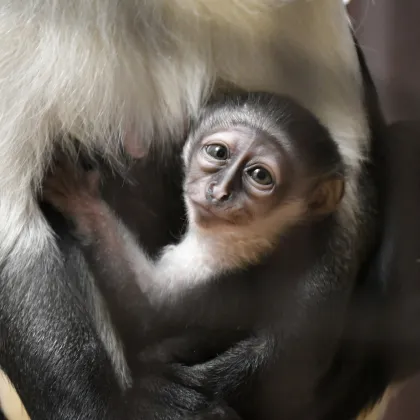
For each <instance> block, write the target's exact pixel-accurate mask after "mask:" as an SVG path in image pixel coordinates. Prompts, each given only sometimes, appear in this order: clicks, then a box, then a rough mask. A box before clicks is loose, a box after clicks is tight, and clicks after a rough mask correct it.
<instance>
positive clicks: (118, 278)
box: [43, 157, 153, 338]
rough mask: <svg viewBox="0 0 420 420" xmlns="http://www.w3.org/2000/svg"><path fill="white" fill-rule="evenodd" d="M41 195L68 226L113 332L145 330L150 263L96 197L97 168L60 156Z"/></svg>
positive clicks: (151, 273) (151, 276)
mask: <svg viewBox="0 0 420 420" xmlns="http://www.w3.org/2000/svg"><path fill="white" fill-rule="evenodd" d="M43 195H44V198H45V200H46V201H48V202H50V203H51V204H52V205H53V206H54V207H55V208H56V209H57V210H59V211H60V212H61V213H62V214H63V215H64V216H65V217H66V218H67V219H69V220H70V221H71V222H72V223H73V224H74V234H75V236H76V237H77V239H79V240H80V245H81V249H82V252H83V254H84V255H85V257H86V258H87V260H88V262H89V265H90V268H91V269H92V272H93V274H94V277H95V281H96V284H97V286H98V287H99V289H100V291H101V293H102V295H103V297H104V299H105V301H106V302H107V304H108V307H109V310H110V312H111V316H112V318H113V322H114V323H115V324H116V327H117V330H118V331H120V332H121V334H124V332H125V330H127V334H129V333H128V330H130V329H131V330H132V325H134V324H133V322H134V323H138V324H137V325H139V330H140V329H141V328H140V326H141V325H142V326H143V327H145V328H146V327H147V325H145V323H146V322H147V320H146V317H145V314H146V313H149V314H150V313H151V311H150V310H151V309H152V308H151V305H150V304H149V301H148V299H147V297H146V295H145V293H144V292H145V290H146V289H147V287H149V286H150V284H151V282H152V281H153V265H152V264H151V262H150V261H149V259H148V258H147V256H146V255H145V253H144V252H143V251H142V250H141V248H140V247H139V246H138V245H137V243H136V241H135V239H134V237H133V236H132V235H131V233H130V232H129V230H128V229H127V228H126V227H125V226H124V224H123V223H122V222H121V221H120V220H119V219H118V217H117V216H116V215H115V214H114V212H113V211H112V210H111V208H110V207H109V206H108V204H107V203H106V202H105V201H104V200H103V199H102V198H101V194H100V175H99V172H98V171H92V170H91V171H85V170H84V169H82V168H81V167H80V166H78V165H75V164H74V163H73V162H72V161H70V160H68V159H67V158H66V157H61V158H60V159H59V161H58V162H57V165H56V167H55V168H54V171H53V172H52V173H51V174H50V175H48V176H47V178H46V180H45V182H44V189H43ZM146 307H147V308H149V310H148V311H145V308H146ZM129 335H130V336H131V335H132V334H131V333H130V334H129ZM130 338H132V337H130Z"/></svg>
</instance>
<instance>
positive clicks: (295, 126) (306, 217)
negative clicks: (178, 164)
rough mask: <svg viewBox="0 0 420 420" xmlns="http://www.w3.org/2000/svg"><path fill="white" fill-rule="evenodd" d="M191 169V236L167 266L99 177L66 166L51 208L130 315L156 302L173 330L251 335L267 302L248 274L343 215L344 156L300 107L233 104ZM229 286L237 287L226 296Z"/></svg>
mask: <svg viewBox="0 0 420 420" xmlns="http://www.w3.org/2000/svg"><path fill="white" fill-rule="evenodd" d="M183 161H184V165H185V179H184V200H185V205H186V209H187V217H188V225H187V228H186V232H185V234H184V235H183V237H182V239H181V240H180V242H179V243H178V244H176V245H170V246H167V247H165V248H164V249H163V250H162V253H161V255H160V256H159V258H157V260H156V261H153V260H152V259H151V258H149V256H147V255H146V254H145V253H144V252H143V251H142V249H141V247H139V246H138V245H137V243H136V241H135V239H134V237H133V236H132V235H131V233H130V232H129V231H128V229H127V228H126V227H125V226H124V225H123V223H122V222H121V221H120V220H119V219H118V218H117V216H116V215H115V214H114V213H113V211H112V210H111V209H110V208H109V207H108V205H107V204H106V203H105V201H103V200H102V199H101V196H100V189H99V175H98V173H97V172H95V171H83V170H82V169H81V168H80V169H79V168H75V167H74V165H72V163H71V162H69V161H66V160H62V161H60V162H59V164H58V165H57V167H56V169H55V172H54V173H53V174H52V175H50V176H49V177H48V178H47V179H46V181H45V188H44V198H45V199H46V200H47V201H49V202H50V203H51V204H52V205H53V206H54V207H56V208H57V209H58V210H59V211H60V212H61V213H63V215H65V216H66V217H67V218H68V219H70V220H71V221H72V222H73V224H74V229H75V235H76V237H77V238H78V239H79V240H80V241H81V244H82V248H83V249H84V250H85V252H86V253H87V254H89V257H90V258H91V259H93V260H94V261H95V262H96V263H97V264H98V265H99V266H101V269H102V274H100V275H96V281H97V283H98V287H99V288H100V289H101V291H102V292H103V294H104V296H105V299H106V300H108V299H107V296H109V300H115V299H118V298H120V302H121V304H122V305H123V307H124V310H126V311H130V310H131V309H132V308H135V303H133V301H134V300H136V299H139V301H140V300H143V301H144V297H145V296H146V297H147V299H146V300H147V302H148V304H149V305H150V306H151V307H153V308H156V310H157V311H158V312H161V313H165V316H166V319H167V322H174V323H177V322H178V324H179V325H187V324H188V325H189V326H194V325H195V326H199V327H204V328H209V329H213V328H216V329H217V328H220V329H226V328H232V329H235V328H237V327H238V326H240V327H241V328H244V329H246V330H248V331H250V330H252V329H253V322H254V321H255V320H252V319H250V318H252V317H251V316H250V315H247V316H244V314H250V313H252V310H250V308H248V310H247V305H250V304H252V294H253V293H255V290H253V289H252V286H251V287H250V286H249V285H248V286H245V285H242V286H241V277H242V276H244V275H246V274H245V273H246V270H244V269H245V268H248V267H250V266H255V265H257V264H258V263H260V262H261V261H262V259H263V258H264V257H265V256H266V255H267V254H268V253H269V252H270V251H271V250H272V249H273V248H274V247H275V246H276V244H277V243H278V241H279V239H280V238H281V237H282V236H283V235H285V234H286V233H287V231H288V229H290V228H292V227H293V226H294V225H296V224H298V223H307V222H310V221H313V220H314V219H318V218H320V217H327V216H328V215H331V214H332V213H333V212H334V211H335V210H336V209H337V207H338V205H339V203H340V201H341V198H342V196H343V192H344V167H343V162H342V159H341V156H340V153H339V151H338V148H337V145H336V144H335V143H334V141H333V140H332V139H331V137H330V135H329V133H328V131H327V129H326V128H325V127H324V126H323V125H322V124H321V123H320V122H319V121H318V120H317V119H316V118H315V117H314V116H313V115H312V114H311V113H310V112H309V111H308V110H306V109H305V108H303V107H302V106H300V105H299V104H297V103H296V102H294V101H293V100H291V99H290V98H288V97H283V96H275V95H269V94H260V93H254V94H248V93H247V94H238V95H230V96H229V95H227V96H223V97H222V98H219V99H217V100H214V101H213V102H212V103H210V104H209V105H208V106H207V107H205V109H204V110H203V111H202V113H201V116H200V117H199V118H198V121H196V122H195V123H194V125H193V127H192V129H191V132H190V134H189V136H188V139H187V141H186V144H185V146H184V150H183ZM146 182H147V181H146ZM151 182H152V181H151ZM95 274H97V273H95ZM229 278H235V280H232V282H234V283H231V285H230V286H226V287H227V288H229V290H227V291H221V290H224V289H223V287H224V286H223V285H224V284H225V281H227V280H226V279H229ZM255 281H257V282H258V281H260V280H259V279H258V278H257V279H255ZM212 284H217V286H216V287H215V288H212V287H213V286H212ZM232 284H235V285H236V286H232ZM219 287H220V288H221V289H219ZM241 287H242V289H241ZM247 287H248V288H247ZM239 290H241V292H239ZM229 293H230V294H229ZM118 295H119V297H118ZM221 295H223V298H222V300H220V296H221ZM249 295H251V296H249ZM229 296H231V298H232V301H231V302H230V303H229ZM222 301H223V302H225V303H223V302H222ZM239 301H241V303H238V302H239ZM232 302H235V304H233V303H232ZM231 304H232V307H230V305H231ZM218 305H219V306H220V305H225V306H227V308H226V307H225V308H224V309H221V308H220V307H219V308H218V309H217V308H216V307H217V306H218ZM130 308H131V309H130ZM137 309H138V311H139V313H140V314H139V315H138V317H139V318H141V311H142V309H141V308H140V307H138V308H137ZM235 311H236V312H237V315H234V313H233V312H235ZM133 312H134V309H133ZM217 314H220V316H219V317H218V315H217ZM245 318H246V320H245ZM117 324H118V322H117ZM117 327H118V325H117ZM122 328H123V327H122Z"/></svg>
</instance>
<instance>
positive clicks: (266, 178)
mask: <svg viewBox="0 0 420 420" xmlns="http://www.w3.org/2000/svg"><path fill="white" fill-rule="evenodd" d="M247 173H248V175H249V176H250V177H251V178H252V179H253V180H254V181H255V182H256V183H257V184H260V185H271V184H272V183H273V177H272V176H271V174H270V172H269V171H268V170H267V169H265V168H263V167H261V166H255V167H253V168H251V169H249V170H248V171H247Z"/></svg>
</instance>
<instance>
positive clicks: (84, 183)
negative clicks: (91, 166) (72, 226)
mask: <svg viewBox="0 0 420 420" xmlns="http://www.w3.org/2000/svg"><path fill="white" fill-rule="evenodd" d="M99 185H100V174H99V171H97V170H89V171H87V170H85V169H83V168H82V167H81V166H80V165H78V164H77V163H76V162H74V161H73V160H71V159H70V158H69V157H68V156H66V155H64V154H62V153H60V154H59V156H58V158H57V159H56V160H55V165H54V167H53V169H52V171H51V172H50V173H49V174H48V175H47V176H46V178H45V180H44V184H43V190H42V192H43V197H44V199H45V200H46V201H47V202H49V203H50V204H52V205H53V206H54V207H55V208H56V209H57V210H58V211H60V212H61V213H63V214H64V216H67V217H71V218H73V217H74V216H79V215H83V214H85V213H89V212H90V211H91V209H92V207H93V206H95V205H96V204H97V203H98V202H100V201H101V196H100V188H99Z"/></svg>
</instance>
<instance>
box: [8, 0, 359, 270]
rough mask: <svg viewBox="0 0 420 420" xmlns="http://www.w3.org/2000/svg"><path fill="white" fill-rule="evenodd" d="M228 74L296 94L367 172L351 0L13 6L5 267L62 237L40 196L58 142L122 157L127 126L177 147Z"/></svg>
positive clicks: (41, 1) (51, 1)
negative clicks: (172, 138) (119, 149)
mask: <svg viewBox="0 0 420 420" xmlns="http://www.w3.org/2000/svg"><path fill="white" fill-rule="evenodd" d="M292 62H296V63H297V65H298V66H299V68H301V69H302V71H301V73H300V74H299V79H298V80H293V74H294V72H293V71H290V72H288V71H286V70H287V65H290V63H292ZM306 64H308V66H306ZM292 70H293V69H292ZM216 80H222V81H227V82H232V83H235V84H237V85H239V86H240V87H242V88H244V89H248V90H252V89H260V90H268V91H273V92H279V93H289V94H292V95H293V96H295V97H296V98H297V99H298V100H301V101H302V102H303V103H304V105H306V106H308V107H309V108H310V109H311V110H313V111H314V112H315V113H316V114H317V115H318V116H319V117H320V118H321V120H322V121H323V122H324V123H325V124H326V125H327V126H328V127H329V128H330V130H331V132H332V134H333V137H334V138H335V139H336V140H337V142H338V143H339V144H340V147H341V149H342V151H343V153H344V155H345V157H346V158H347V160H348V162H349V163H350V164H351V165H352V166H353V167H354V168H356V169H357V167H358V161H359V159H360V158H361V157H362V152H363V150H362V147H363V146H364V145H365V144H366V139H367V128H366V122H365V118H364V115H363V108H362V101H361V94H360V86H361V84H360V76H359V73H358V67H357V59H356V55H355V51H354V48H353V46H352V39H351V36H350V30H349V27H348V22H347V17H346V14H345V10H344V6H343V4H342V3H341V2H338V1H337V0H316V1H306V0H293V1H281V0H276V1H274V0H214V1H210V2H209V1H208V0H153V1H151V0H125V1H115V0H90V1H85V0H74V1H71V2H67V1H66V2H64V1H56V0H26V1H22V0H0V92H1V95H0V153H1V155H0V156H1V157H0V220H1V225H0V262H1V261H2V260H4V259H5V258H6V256H8V255H9V253H10V252H12V255H11V256H10V258H9V263H10V264H12V266H10V265H8V268H9V269H11V270H12V272H14V271H15V270H16V266H15V263H13V261H16V264H18V265H19V267H20V269H24V266H22V264H24V261H25V259H27V258H30V257H29V256H30V255H32V256H33V258H36V257H37V252H36V250H37V249H42V248H43V247H44V246H45V244H46V243H47V242H48V241H51V234H50V232H49V230H48V228H47V226H46V224H45V222H44V221H43V219H42V216H41V215H40V213H39V210H38V206H37V203H36V201H35V199H34V193H35V189H36V187H37V186H38V185H39V183H40V181H41V179H42V175H43V171H44V169H45V166H46V165H47V163H48V160H49V158H50V153H51V149H52V145H53V141H54V140H53V139H54V138H57V137H56V136H58V135H59V134H63V135H64V139H63V142H64V143H65V144H67V146H68V147H69V150H71V145H72V143H71V141H70V140H69V137H68V135H69V134H71V135H74V136H76V137H78V138H79V139H80V140H81V141H82V142H83V143H84V144H85V145H87V146H88V147H91V148H92V147H94V146H95V147H97V148H100V149H102V150H103V153H104V154H106V155H108V156H112V155H115V154H116V146H117V145H118V143H119V141H120V140H121V138H124V134H125V133H126V132H127V131H130V133H135V137H137V138H138V139H139V141H140V142H141V144H143V146H144V147H147V145H148V143H149V142H150V141H151V139H152V138H160V139H161V141H162V142H163V143H162V145H163V144H164V143H165V142H166V139H167V138H168V136H169V135H171V134H173V135H176V134H179V133H180V132H181V131H182V130H183V126H184V121H185V118H186V117H187V116H188V115H193V114H195V113H196V112H197V110H198V108H199V106H200V104H201V103H202V101H203V99H205V98H206V96H207V95H208V93H209V91H211V89H212V86H213V83H214V82H215V81H216ZM308 83H309V84H310V85H311V86H312V87H313V92H314V94H312V95H308V90H307V88H306V85H307V84H308ZM302 86H304V88H301V87H302ZM155 136H156V137H155ZM23 255H25V257H23Z"/></svg>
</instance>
